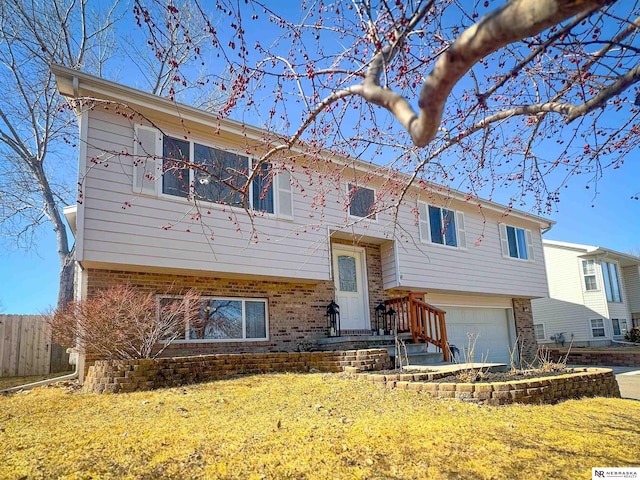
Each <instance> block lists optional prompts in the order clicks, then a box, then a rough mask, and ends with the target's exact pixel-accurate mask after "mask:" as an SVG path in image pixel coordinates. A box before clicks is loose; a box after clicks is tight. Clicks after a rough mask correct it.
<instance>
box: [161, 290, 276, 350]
mask: <svg viewBox="0 0 640 480" xmlns="http://www.w3.org/2000/svg"><path fill="white" fill-rule="evenodd" d="M176 298H177V297H175V296H162V297H159V299H158V301H159V304H160V305H163V304H164V303H166V302H171V301H174V300H175V299H176ZM193 317H194V318H193V319H185V324H184V332H180V334H179V335H178V336H177V337H176V341H200V342H201V341H244V340H247V341H249V340H250V341H258V340H267V339H268V332H269V325H268V311H267V300H265V299H261V298H237V297H228V298H225V297H205V298H202V303H201V304H200V308H199V310H198V313H197V314H194V315H193Z"/></svg>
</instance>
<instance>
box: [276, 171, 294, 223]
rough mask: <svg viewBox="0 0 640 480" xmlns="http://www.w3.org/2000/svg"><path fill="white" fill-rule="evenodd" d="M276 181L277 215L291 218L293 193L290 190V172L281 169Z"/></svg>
mask: <svg viewBox="0 0 640 480" xmlns="http://www.w3.org/2000/svg"><path fill="white" fill-rule="evenodd" d="M277 183H278V216H279V217H283V218H293V193H292V191H291V174H290V173H289V172H288V171H287V170H285V169H282V170H281V171H280V172H279V173H278V175H277Z"/></svg>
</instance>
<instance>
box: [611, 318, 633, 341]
mask: <svg viewBox="0 0 640 480" xmlns="http://www.w3.org/2000/svg"><path fill="white" fill-rule="evenodd" d="M611 325H612V326H613V336H614V337H624V334H625V333H627V331H628V330H629V325H628V324H627V319H626V318H620V319H618V318H612V319H611Z"/></svg>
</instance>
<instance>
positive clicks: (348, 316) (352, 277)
mask: <svg viewBox="0 0 640 480" xmlns="http://www.w3.org/2000/svg"><path fill="white" fill-rule="evenodd" d="M333 279H334V282H335V285H336V303H337V304H338V306H339V307H340V328H341V329H342V330H362V329H366V330H369V329H371V322H370V321H369V306H368V305H369V303H368V301H367V297H368V294H367V276H366V271H365V252H364V249H363V248H360V247H342V246H337V245H334V247H333Z"/></svg>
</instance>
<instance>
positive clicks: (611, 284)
mask: <svg viewBox="0 0 640 480" xmlns="http://www.w3.org/2000/svg"><path fill="white" fill-rule="evenodd" d="M602 278H603V279H604V290H605V292H606V293H607V301H608V302H618V303H619V302H622V296H621V295H620V283H619V282H618V268H617V265H616V264H615V263H608V262H602Z"/></svg>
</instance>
